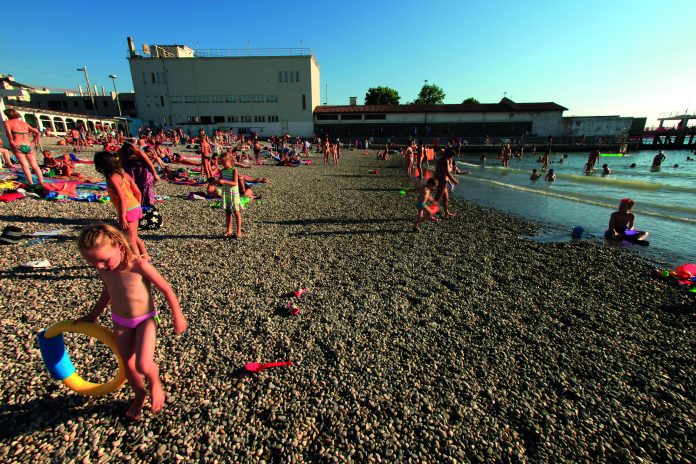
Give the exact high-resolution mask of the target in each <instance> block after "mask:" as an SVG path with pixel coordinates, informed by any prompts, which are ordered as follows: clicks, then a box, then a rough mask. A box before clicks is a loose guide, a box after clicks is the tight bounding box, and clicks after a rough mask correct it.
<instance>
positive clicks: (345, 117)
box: [341, 114, 362, 121]
mask: <svg viewBox="0 0 696 464" xmlns="http://www.w3.org/2000/svg"><path fill="white" fill-rule="evenodd" d="M360 119H362V114H343V115H341V121H356V120H360Z"/></svg>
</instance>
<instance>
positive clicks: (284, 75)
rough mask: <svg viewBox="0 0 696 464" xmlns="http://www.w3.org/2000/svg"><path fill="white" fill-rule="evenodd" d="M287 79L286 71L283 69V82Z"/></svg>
mask: <svg viewBox="0 0 696 464" xmlns="http://www.w3.org/2000/svg"><path fill="white" fill-rule="evenodd" d="M287 81H288V72H287V71H283V82H287Z"/></svg>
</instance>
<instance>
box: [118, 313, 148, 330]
mask: <svg viewBox="0 0 696 464" xmlns="http://www.w3.org/2000/svg"><path fill="white" fill-rule="evenodd" d="M150 318H153V319H154V320H155V322H158V320H159V317H158V316H157V310H154V311H151V312H149V313H147V314H143V315H142V316H138V317H134V318H129V317H123V316H119V315H118V314H116V313H113V312H112V313H111V320H112V321H114V322H115V323H116V324H118V325H120V326H123V327H128V328H129V329H135V328H136V327H138V326H139V325H140V324H141V323H142V322H143V321H146V320H148V319H150Z"/></svg>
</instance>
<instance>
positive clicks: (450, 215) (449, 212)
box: [447, 211, 456, 217]
mask: <svg viewBox="0 0 696 464" xmlns="http://www.w3.org/2000/svg"><path fill="white" fill-rule="evenodd" d="M447 216H449V217H454V216H456V214H455V213H453V212H452V211H447Z"/></svg>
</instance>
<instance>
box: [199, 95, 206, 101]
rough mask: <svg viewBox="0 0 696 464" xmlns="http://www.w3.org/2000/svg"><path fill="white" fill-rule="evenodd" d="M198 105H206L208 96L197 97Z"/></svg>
mask: <svg viewBox="0 0 696 464" xmlns="http://www.w3.org/2000/svg"><path fill="white" fill-rule="evenodd" d="M198 103H208V96H207V95H199V96H198Z"/></svg>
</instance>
